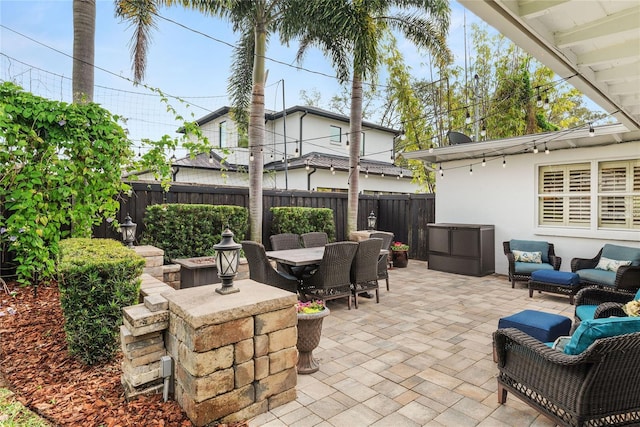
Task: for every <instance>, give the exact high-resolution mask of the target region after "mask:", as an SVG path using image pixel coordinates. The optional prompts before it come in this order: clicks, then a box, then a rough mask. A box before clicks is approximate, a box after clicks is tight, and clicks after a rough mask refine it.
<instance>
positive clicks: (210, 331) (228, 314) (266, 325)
mask: <svg viewBox="0 0 640 427" xmlns="http://www.w3.org/2000/svg"><path fill="white" fill-rule="evenodd" d="M236 286H237V287H238V288H239V289H240V292H238V293H235V294H230V295H220V294H217V293H216V292H215V288H216V287H217V285H211V286H200V287H195V288H189V289H184V290H181V291H178V292H175V293H172V294H169V295H166V298H167V300H168V301H169V312H170V313H169V331H168V332H167V333H166V334H165V339H166V341H165V344H166V348H167V351H168V353H169V355H170V356H171V357H172V358H173V359H174V361H175V373H176V376H175V383H174V385H175V397H176V400H177V401H178V403H179V404H180V405H181V406H182V408H183V409H184V410H185V412H186V413H187V415H188V417H189V418H190V419H191V421H192V422H193V423H194V424H195V425H196V426H203V425H207V424H209V423H211V422H214V421H221V422H233V421H241V420H245V419H249V418H252V417H254V416H256V415H258V414H261V413H263V412H266V411H268V410H270V409H272V408H275V407H277V406H280V405H282V404H284V403H286V402H289V401H292V400H295V398H296V391H295V386H296V383H297V373H296V362H297V360H298V353H297V349H296V338H297V316H296V312H295V306H294V305H295V302H296V300H297V298H296V296H295V295H294V294H291V293H289V292H286V291H282V290H280V289H277V288H273V287H271V286H268V285H263V284H260V283H257V282H253V281H251V280H241V281H238V282H236Z"/></svg>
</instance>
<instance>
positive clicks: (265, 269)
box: [242, 240, 300, 293]
mask: <svg viewBox="0 0 640 427" xmlns="http://www.w3.org/2000/svg"><path fill="white" fill-rule="evenodd" d="M242 250H243V251H244V255H245V257H246V258H247V262H248V263H249V278H250V279H251V280H255V281H256V282H260V283H264V284H266V285H270V286H275V287H276V288H280V289H284V290H285V291H289V292H293V293H297V292H298V284H299V283H300V282H299V281H298V279H296V278H295V277H294V276H292V275H290V274H287V273H283V272H280V271H277V270H276V269H275V268H273V266H272V265H271V262H269V258H267V254H266V252H265V249H264V246H263V245H262V244H261V243H258V242H253V241H251V240H244V241H242Z"/></svg>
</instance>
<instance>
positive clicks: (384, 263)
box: [369, 231, 393, 290]
mask: <svg viewBox="0 0 640 427" xmlns="http://www.w3.org/2000/svg"><path fill="white" fill-rule="evenodd" d="M369 238H372V239H382V249H386V250H389V248H390V247H391V242H392V241H393V233H390V232H388V231H376V232H374V233H371V234H370V235H369ZM391 265H392V261H391V254H385V255H380V256H379V257H378V280H380V279H384V280H385V281H386V282H387V290H389V267H390V266H391Z"/></svg>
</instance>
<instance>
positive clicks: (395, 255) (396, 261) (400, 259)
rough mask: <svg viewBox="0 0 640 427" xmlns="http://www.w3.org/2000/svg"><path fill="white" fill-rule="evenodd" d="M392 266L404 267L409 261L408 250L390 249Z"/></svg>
mask: <svg viewBox="0 0 640 427" xmlns="http://www.w3.org/2000/svg"><path fill="white" fill-rule="evenodd" d="M391 259H392V261H393V266H394V267H398V268H405V267H406V266H407V264H408V263H409V251H391Z"/></svg>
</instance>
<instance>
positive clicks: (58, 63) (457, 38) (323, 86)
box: [0, 0, 492, 147]
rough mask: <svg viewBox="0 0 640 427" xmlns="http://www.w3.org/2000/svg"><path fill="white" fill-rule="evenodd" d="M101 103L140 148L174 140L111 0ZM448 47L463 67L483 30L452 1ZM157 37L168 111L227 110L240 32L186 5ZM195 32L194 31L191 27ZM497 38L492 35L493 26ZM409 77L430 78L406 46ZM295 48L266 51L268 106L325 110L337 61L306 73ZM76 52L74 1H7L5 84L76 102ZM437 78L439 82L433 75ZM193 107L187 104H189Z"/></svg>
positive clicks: (153, 49)
mask: <svg viewBox="0 0 640 427" xmlns="http://www.w3.org/2000/svg"><path fill="white" fill-rule="evenodd" d="M96 3H97V13H96V15H97V16H96V40H95V49H96V50H95V65H96V67H98V68H97V69H96V71H95V85H96V87H95V92H94V101H95V102H97V103H99V104H101V105H102V106H104V107H105V108H107V109H108V110H110V111H111V112H112V113H114V114H119V115H123V116H125V117H127V118H128V120H127V122H126V124H124V127H125V128H127V130H128V131H129V136H130V138H131V139H132V140H133V141H134V146H137V147H143V144H142V143H141V142H140V140H141V139H142V138H152V139H154V138H159V137H160V136H161V135H162V134H165V133H166V134H169V135H175V130H176V129H177V128H178V126H179V124H178V123H177V122H176V121H175V120H173V115H171V114H169V113H167V112H166V105H165V104H162V103H161V102H160V100H159V96H158V95H157V94H155V93H153V92H152V91H150V90H148V89H145V88H144V87H142V86H135V85H134V84H133V73H132V71H131V57H130V49H129V41H130V38H131V35H132V34H133V29H131V28H129V27H128V24H127V23H125V22H122V21H121V20H120V19H119V18H117V17H115V12H114V2H113V0H97V2H96ZM451 8H452V19H451V26H450V35H449V47H450V49H451V50H452V52H453V53H454V56H455V61H456V62H457V63H458V64H461V65H464V52H465V48H464V32H465V31H464V25H465V22H466V25H467V27H468V26H469V25H470V24H471V23H482V21H480V20H479V19H478V18H477V17H475V15H473V14H472V13H471V12H468V11H465V10H464V8H463V7H462V6H460V5H459V4H458V3H456V2H452V3H451ZM160 15H161V16H163V17H165V18H168V19H170V20H172V21H175V22H177V23H179V24H181V25H177V24H176V23H173V22H169V21H167V20H163V19H159V20H158V21H157V28H156V30H155V31H153V33H152V40H151V44H150V49H149V51H148V62H147V71H146V76H145V80H144V82H143V83H144V84H146V85H148V86H150V87H153V88H158V89H160V90H161V91H162V92H163V93H165V94H167V95H172V96H177V97H179V98H181V99H182V100H184V101H179V100H175V99H173V98H170V99H171V101H170V103H171V106H172V107H174V108H176V109H177V110H178V111H179V112H180V113H181V114H183V115H185V116H186V117H193V118H194V119H197V118H200V117H202V116H204V115H206V114H207V113H209V112H211V111H214V110H216V109H218V108H220V107H223V106H225V105H229V99H228V97H227V80H228V76H229V70H230V64H231V55H232V48H231V45H233V44H235V42H236V41H237V35H236V34H234V33H233V31H232V30H231V28H230V26H229V25H228V24H227V23H226V22H225V21H223V20H221V19H218V18H212V17H206V16H204V15H202V14H201V13H198V12H193V11H187V10H185V9H183V8H181V7H171V8H164V9H161V10H160ZM185 27H188V28H189V29H187V28H185ZM487 28H488V29H489V30H490V31H492V30H491V28H490V27H487ZM399 46H400V48H401V50H402V52H403V54H404V56H405V61H406V63H407V65H408V67H410V69H411V73H412V75H414V76H416V77H419V78H426V79H431V69H430V67H429V60H428V57H427V56H426V55H421V54H419V53H418V52H417V51H416V49H415V48H414V47H412V46H411V45H410V44H408V43H406V42H404V41H403V40H399ZM296 49H297V45H296V44H295V43H293V44H292V45H291V46H290V47H286V46H282V45H280V44H279V42H278V37H277V36H273V37H272V38H271V40H270V44H269V46H268V49H267V57H268V58H269V59H267V61H266V68H267V69H268V70H269V74H268V79H267V82H266V89H265V95H266V96H265V107H266V108H267V109H271V110H281V109H282V106H283V89H282V88H283V82H284V87H285V90H284V101H285V106H286V107H292V106H294V105H303V104H304V101H303V98H302V97H301V95H300V93H301V91H302V90H306V91H307V92H312V91H317V92H319V93H320V94H321V99H320V105H319V106H320V107H323V108H327V106H328V102H329V100H330V98H331V96H333V95H334V94H338V93H339V92H340V86H339V84H338V82H337V80H336V79H335V78H334V77H333V76H334V75H335V72H334V71H333V69H332V67H331V64H330V62H329V61H328V60H326V59H325V58H324V56H323V55H322V54H321V53H320V52H319V51H317V50H312V51H310V52H309V54H307V56H306V57H305V59H304V62H303V63H302V64H301V67H302V69H301V68H298V67H297V64H296V63H295V54H296ZM72 52H73V15H72V0H49V1H35V0H18V1H13V0H0V70H1V73H0V77H1V78H0V80H3V81H5V80H10V81H14V82H16V83H17V84H19V85H20V86H22V87H23V88H24V89H25V90H28V91H31V92H33V93H34V94H36V95H39V96H44V97H47V98H51V99H55V100H60V101H66V102H69V101H70V97H71V72H72V61H71V55H72ZM435 78H437V77H435ZM187 103H188V105H189V106H188V107H187Z"/></svg>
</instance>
